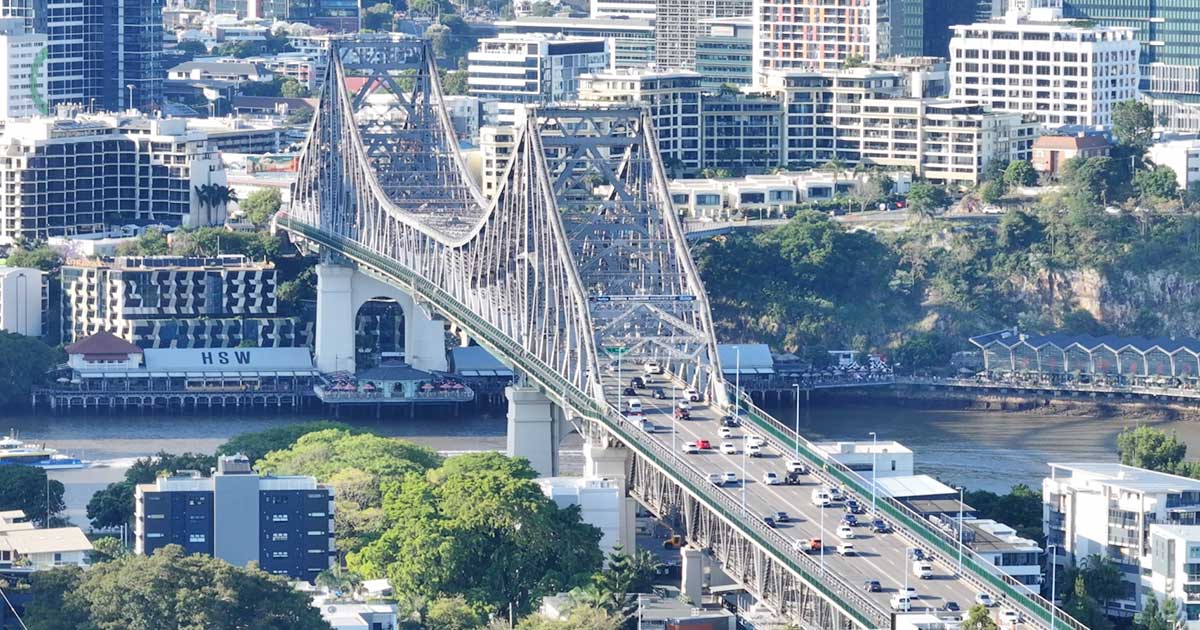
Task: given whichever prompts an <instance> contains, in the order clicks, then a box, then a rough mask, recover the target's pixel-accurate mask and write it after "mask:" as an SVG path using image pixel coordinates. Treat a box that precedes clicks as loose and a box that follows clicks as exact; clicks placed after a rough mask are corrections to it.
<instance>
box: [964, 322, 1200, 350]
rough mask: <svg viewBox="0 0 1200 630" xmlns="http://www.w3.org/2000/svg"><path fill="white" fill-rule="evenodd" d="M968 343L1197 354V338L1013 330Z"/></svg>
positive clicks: (971, 340)
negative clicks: (1022, 344)
mask: <svg viewBox="0 0 1200 630" xmlns="http://www.w3.org/2000/svg"><path fill="white" fill-rule="evenodd" d="M970 342H971V343H972V344H975V345H976V346H977V347H980V348H983V347H986V346H988V345H991V344H993V343H997V344H999V345H1001V346H1004V347H1006V348H1012V347H1014V346H1017V345H1019V344H1021V343H1027V344H1029V345H1030V346H1032V347H1034V348H1041V347H1042V346H1047V345H1053V346H1056V347H1058V348H1061V349H1066V348H1067V347H1068V346H1073V345H1079V346H1080V347H1082V348H1083V349H1085V350H1088V351H1091V350H1096V349H1099V348H1100V347H1101V346H1103V347H1106V348H1108V349H1110V350H1121V349H1122V348H1126V347H1128V348H1133V349H1134V350H1136V351H1138V352H1148V351H1150V350H1153V349H1155V348H1159V349H1161V350H1163V351H1164V352H1166V353H1167V354H1174V353H1175V352H1177V351H1179V350H1189V351H1191V352H1193V353H1200V339H1193V338H1191V337H1179V338H1174V339H1173V338H1170V337H1118V336H1116V335H1105V336H1102V337H1093V336H1091V335H1068V334H1066V333H1052V334H1049V335H1038V334H1025V333H1021V332H1018V331H1017V330H1016V329H1015V328H1014V329H1006V330H998V331H996V332H990V333H987V334H983V335H976V336H974V337H971V339H970Z"/></svg>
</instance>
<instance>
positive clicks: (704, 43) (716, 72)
mask: <svg viewBox="0 0 1200 630" xmlns="http://www.w3.org/2000/svg"><path fill="white" fill-rule="evenodd" d="M700 25H701V27H702V32H701V34H700V35H699V36H697V37H696V72H699V73H700V85H701V86H702V87H704V88H705V89H708V90H717V89H720V88H721V86H725V85H733V86H737V87H746V86H749V85H752V84H753V83H754V20H753V18H751V17H749V16H746V17H732V18H710V19H707V20H702V21H701V23H700Z"/></svg>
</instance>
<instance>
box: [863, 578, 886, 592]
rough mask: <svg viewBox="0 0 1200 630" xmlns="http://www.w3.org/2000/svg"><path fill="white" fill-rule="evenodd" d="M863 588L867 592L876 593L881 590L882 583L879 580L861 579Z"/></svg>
mask: <svg viewBox="0 0 1200 630" xmlns="http://www.w3.org/2000/svg"><path fill="white" fill-rule="evenodd" d="M863 590H865V591H866V592H868V593H878V592H880V591H882V590H883V585H882V584H880V583H879V580H863Z"/></svg>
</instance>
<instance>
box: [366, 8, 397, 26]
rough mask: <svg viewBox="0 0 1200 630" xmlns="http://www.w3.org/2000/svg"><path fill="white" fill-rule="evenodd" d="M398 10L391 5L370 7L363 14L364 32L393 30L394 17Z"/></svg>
mask: <svg viewBox="0 0 1200 630" xmlns="http://www.w3.org/2000/svg"><path fill="white" fill-rule="evenodd" d="M395 13H396V10H395V9H394V8H393V7H392V5H391V3H388V2H381V3H379V4H376V5H372V6H371V7H369V8H368V9H367V10H366V12H365V13H364V14H363V30H365V31H378V32H385V33H386V32H388V31H391V30H392V16H393V15H395Z"/></svg>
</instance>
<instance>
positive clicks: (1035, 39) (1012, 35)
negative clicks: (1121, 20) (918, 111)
mask: <svg viewBox="0 0 1200 630" xmlns="http://www.w3.org/2000/svg"><path fill="white" fill-rule="evenodd" d="M1139 50H1140V45H1139V44H1138V41H1137V38H1136V37H1135V34H1134V31H1133V29H1128V28H1119V27H1103V26H1087V25H1081V24H1080V23H1079V22H1077V21H1074V20H1067V19H1063V17H1062V11H1061V10H1060V9H1055V8H1040V7H1039V8H1032V9H1020V8H1013V9H1010V10H1009V12H1008V13H1007V14H1005V17H1004V18H1002V19H996V20H991V21H988V22H977V23H975V24H967V25H960V26H955V27H954V37H953V38H952V39H951V40H950V83H951V87H950V96H951V97H952V98H956V99H960V100H963V101H967V102H971V103H979V104H982V105H988V106H990V107H991V108H993V109H995V110H1000V111H1016V112H1024V113H1029V114H1034V115H1036V116H1037V117H1038V120H1039V121H1041V123H1042V124H1043V125H1045V126H1047V127H1062V126H1067V125H1084V126H1092V127H1096V126H1109V125H1111V124H1112V114H1113V108H1114V107H1115V106H1116V104H1117V103H1120V102H1121V101H1127V100H1131V99H1134V98H1137V96H1138V53H1139Z"/></svg>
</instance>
